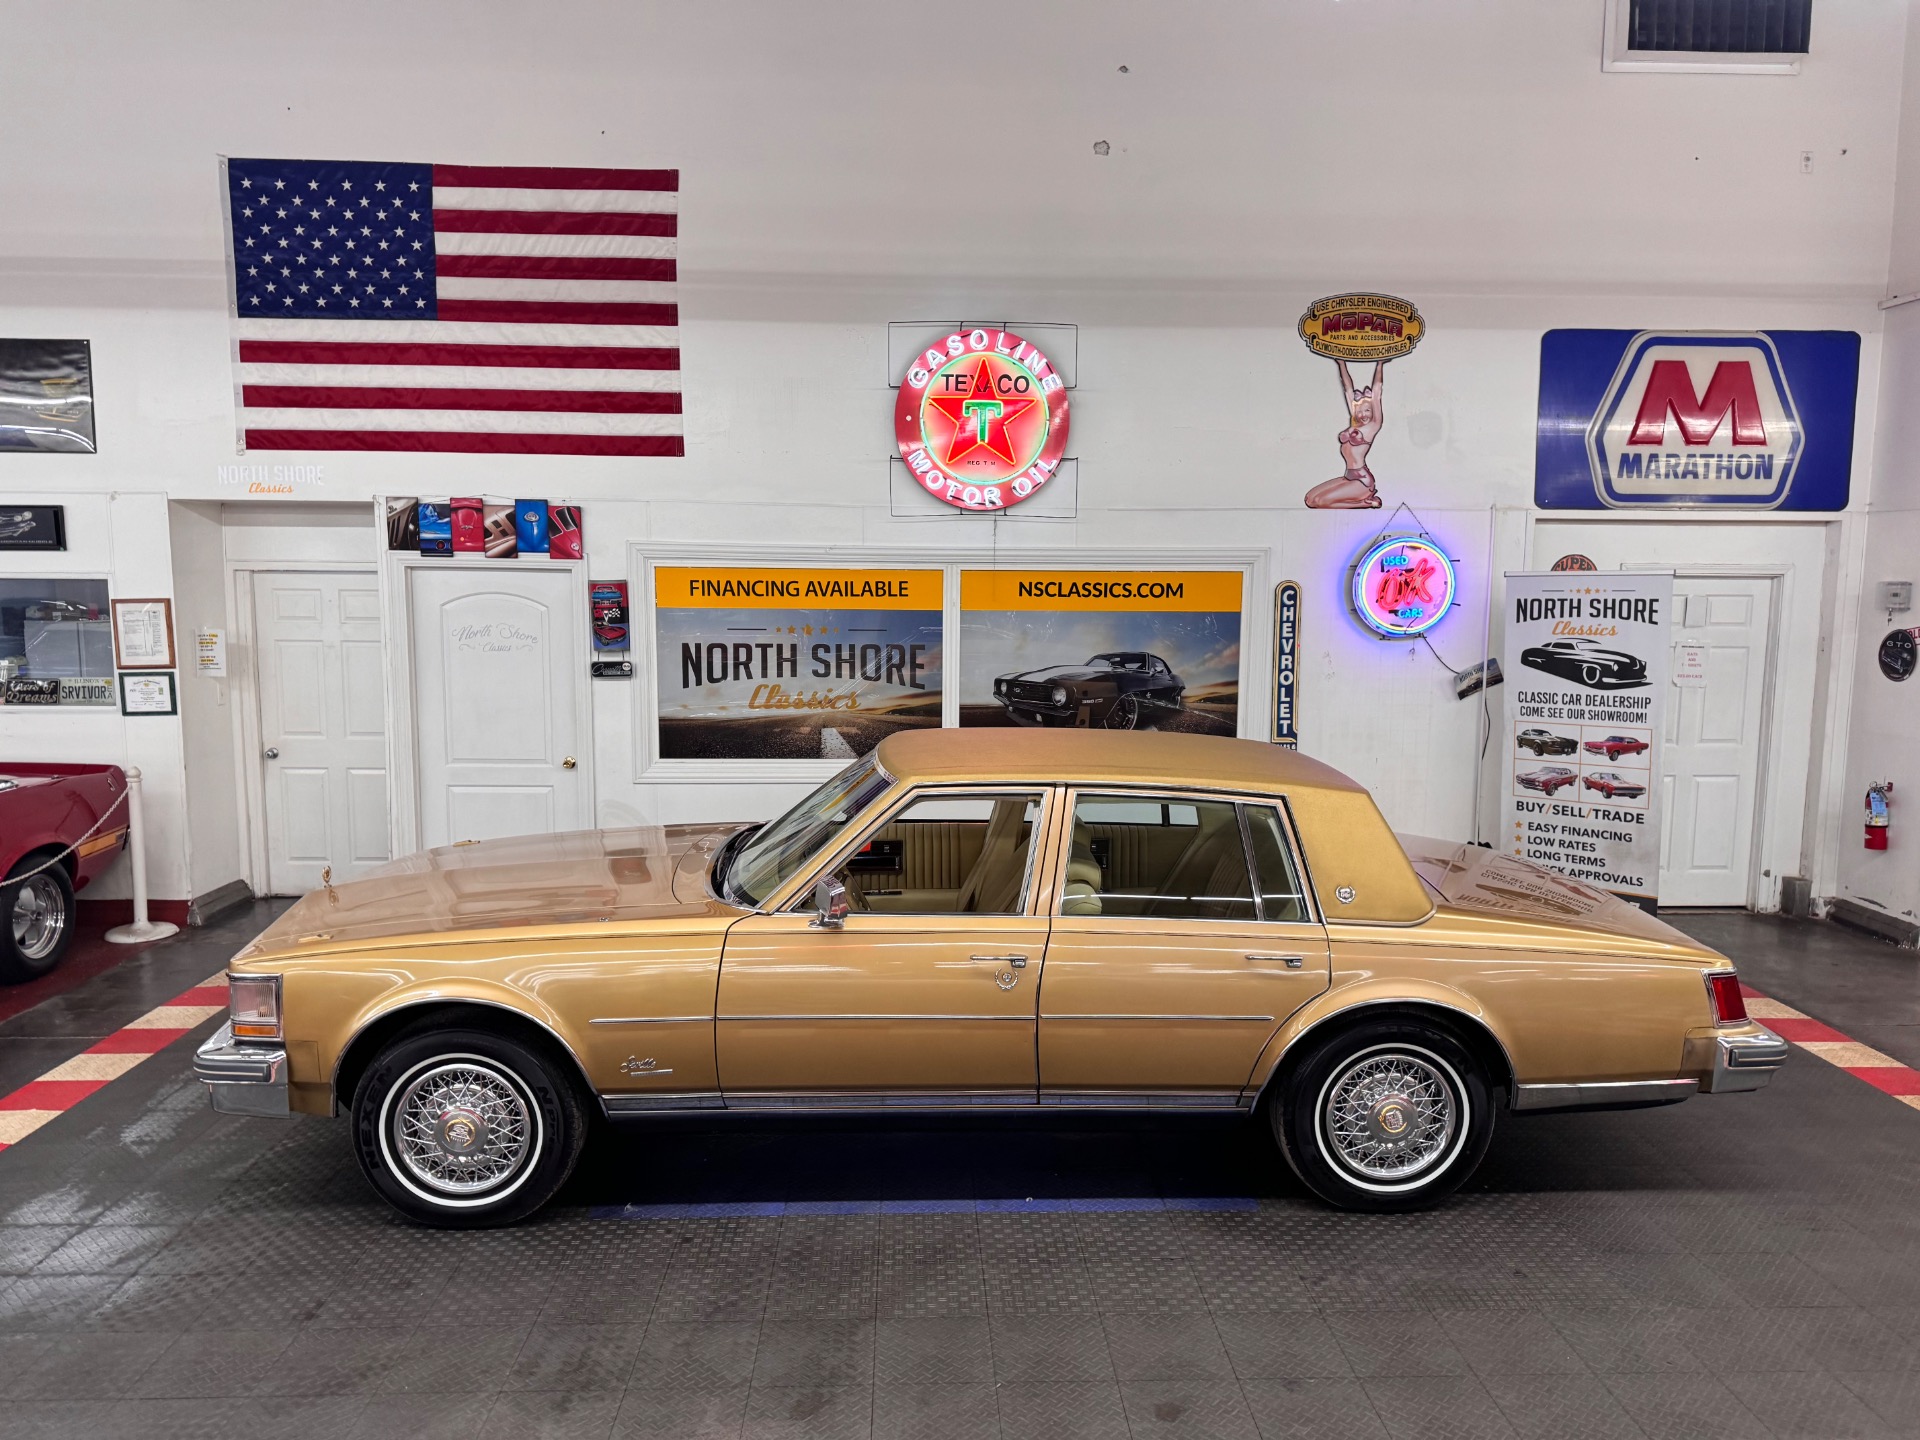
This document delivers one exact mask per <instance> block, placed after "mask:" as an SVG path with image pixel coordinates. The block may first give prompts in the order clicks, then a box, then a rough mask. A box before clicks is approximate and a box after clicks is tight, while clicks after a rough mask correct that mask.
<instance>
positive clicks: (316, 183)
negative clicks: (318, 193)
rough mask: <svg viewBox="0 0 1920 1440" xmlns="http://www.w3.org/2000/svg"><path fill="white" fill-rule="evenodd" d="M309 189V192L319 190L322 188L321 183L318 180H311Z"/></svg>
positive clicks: (308, 185) (308, 184)
mask: <svg viewBox="0 0 1920 1440" xmlns="http://www.w3.org/2000/svg"><path fill="white" fill-rule="evenodd" d="M307 188H308V189H309V190H318V189H319V188H320V182H319V181H318V180H309V181H308V182H307Z"/></svg>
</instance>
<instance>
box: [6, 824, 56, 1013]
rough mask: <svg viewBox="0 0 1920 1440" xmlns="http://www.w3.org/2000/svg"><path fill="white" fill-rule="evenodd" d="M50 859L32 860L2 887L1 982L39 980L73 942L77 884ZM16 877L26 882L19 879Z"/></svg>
mask: <svg viewBox="0 0 1920 1440" xmlns="http://www.w3.org/2000/svg"><path fill="white" fill-rule="evenodd" d="M46 864H47V859H46V856H44V855H40V856H28V857H27V858H26V859H25V860H22V861H21V862H20V863H19V864H18V865H16V866H14V867H13V876H9V877H8V879H7V881H6V883H5V884H0V984H4V985H18V984H21V983H23V982H25V981H28V980H38V979H39V978H40V977H41V976H42V975H45V974H46V973H47V972H48V971H50V970H52V969H53V967H54V966H56V965H58V964H59V963H60V957H61V956H63V955H65V954H66V953H67V946H68V945H70V944H72V943H73V882H72V881H70V880H69V879H67V872H66V871H65V870H64V869H62V868H61V867H60V866H59V865H58V864H55V865H51V866H48V868H47V869H45V870H40V873H39V874H37V875H32V876H28V875H27V872H28V871H32V870H38V869H39V867H40V866H42V865H46ZM14 876H20V877H23V878H20V879H15V878H13V877H14Z"/></svg>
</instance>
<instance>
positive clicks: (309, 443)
mask: <svg viewBox="0 0 1920 1440" xmlns="http://www.w3.org/2000/svg"><path fill="white" fill-rule="evenodd" d="M246 436H247V449H249V450H438V451H448V452H452V453H456V454H465V455H684V454H686V453H687V451H686V441H685V440H683V439H682V438H681V437H680V436H678V435H481V434H474V433H471V432H467V431H432V430H249V431H247V432H246Z"/></svg>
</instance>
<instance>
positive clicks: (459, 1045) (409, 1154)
mask: <svg viewBox="0 0 1920 1440" xmlns="http://www.w3.org/2000/svg"><path fill="white" fill-rule="evenodd" d="M353 1134H354V1149H355V1151H356V1152H357V1153H358V1155H359V1159H360V1168H361V1169H362V1170H363V1171H365V1172H366V1176H367V1179H368V1180H370V1181H371V1182H372V1183H373V1188H374V1189H375V1190H377V1191H379V1192H380V1194H381V1197H382V1198H383V1199H385V1200H386V1201H387V1202H388V1203H389V1204H390V1205H392V1206H393V1207H394V1208H395V1209H396V1210H398V1211H400V1212H401V1213H402V1214H403V1215H406V1216H407V1217H408V1218H409V1219H413V1220H417V1221H420V1222H421V1223H423V1224H427V1225H437V1226H442V1227H445V1228H450V1229H479V1228H483V1227H486V1226H492V1225H508V1224H511V1223H513V1222H514V1221H516V1220H521V1219H524V1218H525V1217H526V1216H528V1215H531V1214H532V1213H533V1212H534V1211H536V1210H538V1209H539V1208H540V1207H541V1206H542V1205H545V1204H546V1203H547V1201H549V1200H551V1199H552V1198H553V1196H554V1194H555V1192H557V1191H558V1190H559V1189H560V1187H561V1186H562V1185H563V1184H565V1183H566V1180H567V1177H568V1175H570V1174H572V1173H573V1166H574V1162H575V1161H576V1160H577V1159H579V1156H580V1147H581V1145H582V1143H583V1142H584V1140H585V1138H586V1120H585V1116H584V1114H583V1112H582V1109H581V1105H580V1100H579V1097H578V1095H577V1094H576V1093H575V1091H574V1088H573V1086H572V1085H571V1084H570V1083H569V1077H568V1076H566V1075H565V1074H563V1073H562V1072H561V1071H560V1069H559V1067H558V1065H557V1064H556V1063H555V1062H553V1061H551V1060H549V1059H548V1058H547V1057H546V1056H545V1055H544V1054H542V1053H539V1052H537V1051H535V1050H534V1049H533V1048H531V1047H529V1046H527V1045H523V1044H521V1043H520V1042H519V1041H517V1040H512V1039H509V1038H507V1037H506V1036H504V1035H498V1034H494V1033H492V1032H490V1031H486V1030H423V1031H414V1032H412V1033H410V1034H405V1035H402V1036H401V1037H400V1038H399V1039H397V1040H395V1041H394V1042H393V1043H392V1044H391V1045H389V1046H388V1047H387V1048H386V1050H384V1051H383V1052H381V1054H380V1057H379V1058H378V1059H377V1060H375V1061H374V1062H373V1064H372V1065H371V1066H369V1067H368V1069H367V1073H366V1074H365V1075H363V1076H362V1077H361V1079H360V1084H359V1087H358V1089H357V1090H356V1091H355V1092H354V1097H353Z"/></svg>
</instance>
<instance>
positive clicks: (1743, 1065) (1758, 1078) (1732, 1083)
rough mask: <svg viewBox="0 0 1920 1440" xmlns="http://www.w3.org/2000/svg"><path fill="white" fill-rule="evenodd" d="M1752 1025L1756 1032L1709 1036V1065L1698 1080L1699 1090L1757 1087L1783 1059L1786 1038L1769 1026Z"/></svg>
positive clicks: (1731, 1090) (1715, 1092)
mask: <svg viewBox="0 0 1920 1440" xmlns="http://www.w3.org/2000/svg"><path fill="white" fill-rule="evenodd" d="M1756 1029H1757V1033H1755V1032H1747V1033H1744V1034H1740V1035H1716V1036H1714V1037H1713V1067H1712V1069H1711V1070H1709V1071H1708V1072H1707V1075H1706V1078H1705V1079H1703V1080H1702V1081H1701V1082H1700V1088H1701V1089H1702V1090H1704V1091H1705V1092H1706V1093H1707V1094H1709V1095H1728V1094H1732V1093H1735V1092H1737V1091H1741V1090H1758V1089H1760V1087H1761V1086H1763V1085H1765V1084H1766V1083H1767V1082H1768V1081H1769V1080H1771V1079H1772V1078H1773V1072H1774V1071H1776V1070H1778V1069H1779V1068H1780V1067H1781V1066H1782V1065H1784V1064H1786V1063H1787V1051H1788V1049H1789V1048H1790V1047H1789V1046H1788V1045H1787V1042H1786V1041H1784V1040H1782V1039H1781V1038H1780V1037H1779V1036H1778V1035H1776V1034H1774V1033H1773V1032H1772V1031H1771V1030H1768V1029H1765V1028H1760V1027H1756Z"/></svg>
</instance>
